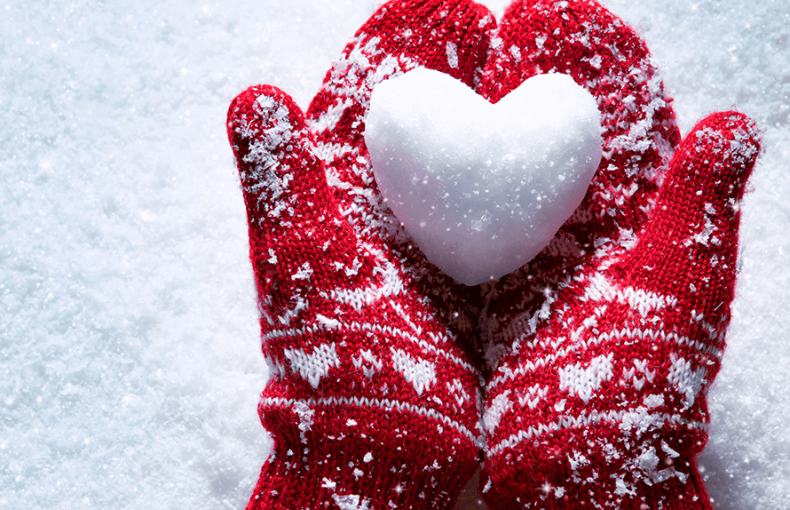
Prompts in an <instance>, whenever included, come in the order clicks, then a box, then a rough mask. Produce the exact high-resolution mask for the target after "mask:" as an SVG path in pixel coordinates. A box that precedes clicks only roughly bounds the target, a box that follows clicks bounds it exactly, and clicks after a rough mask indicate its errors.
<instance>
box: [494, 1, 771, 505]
mask: <svg viewBox="0 0 790 510" xmlns="http://www.w3.org/2000/svg"><path fill="white" fill-rule="evenodd" d="M499 37H500V43H499V48H500V51H499V53H498V55H496V56H495V57H493V58H492V59H491V60H489V61H488V63H487V65H486V68H485V72H484V75H483V79H482V81H481V86H480V90H481V91H482V93H483V94H484V95H486V96H487V97H489V98H491V99H493V100H497V99H498V98H501V97H503V96H504V95H505V94H507V93H508V92H509V91H510V90H513V89H514V88H515V87H517V86H518V85H519V84H520V83H521V82H522V81H524V80H525V79H526V78H528V77H530V76H532V75H534V74H538V73H546V72H561V73H566V74H569V75H570V76H572V77H573V78H574V79H575V80H576V82H577V83H579V84H580V85H582V86H584V87H586V88H587V89H588V90H589V91H590V92H591V93H592V94H593V96H595V98H596V99H597V101H598V105H599V109H600V110H601V115H602V117H601V119H602V128H603V130H604V131H603V149H604V159H603V160H602V162H601V165H600V167H599V169H598V172H597V174H596V176H595V177H594V179H593V182H592V184H591V186H590V188H589V190H588V193H587V196H586V198H585V200H584V202H583V203H582V205H581V206H580V207H579V209H578V210H577V211H576V213H575V214H574V216H573V217H571V219H570V220H569V221H568V222H567V223H566V225H565V226H564V227H563V228H562V229H561V230H560V231H559V232H558V234H557V236H556V237H555V239H554V240H553V241H552V243H551V244H550V245H549V246H548V247H547V248H546V249H545V250H544V251H543V252H542V253H541V254H540V255H539V256H538V257H537V258H535V259H534V260H533V261H532V262H530V263H529V264H528V265H527V266H525V267H524V268H522V269H521V270H519V271H517V272H516V273H513V274H511V275H508V276H506V277H504V278H502V279H501V280H500V281H499V282H496V283H493V284H488V285H487V288H486V292H487V305H486V308H485V313H484V320H483V323H482V324H483V331H484V336H485V339H486V340H487V341H488V343H489V346H488V351H487V359H488V361H489V363H490V365H491V373H490V374H489V376H488V377H487V381H486V387H485V402H486V403H485V414H484V417H483V421H484V426H485V429H486V432H487V439H486V441H487V444H486V449H485V474H484V478H483V484H484V488H483V492H484V496H485V498H486V499H487V501H488V502H489V504H490V506H491V508H496V509H498V510H500V509H501V510H504V509H507V508H534V509H552V508H554V509H559V508H562V509H570V508H574V509H575V508H619V509H626V508H627V509H647V508H650V509H659V508H672V509H677V508H684V509H692V508H693V509H709V508H711V505H710V501H709V498H708V497H707V495H706V492H705V488H704V485H703V483H702V479H701V477H700V474H699V472H698V471H697V469H696V466H695V456H696V454H697V453H698V452H699V451H700V450H701V449H702V448H703V446H704V445H705V442H706V440H707V430H708V422H709V417H708V412H707V406H706V399H705V394H706V392H707V389H708V388H709V387H710V384H711V382H712V381H713V378H714V377H715V375H716V373H717V372H718V370H719V367H720V363H721V357H722V354H723V350H724V337H725V332H726V329H727V326H728V323H729V319H730V303H731V301H732V298H733V289H734V285H735V276H736V262H737V251H738V250H737V245H738V235H737V234H738V224H739V218H740V215H739V203H740V199H741V197H742V195H743V189H744V185H745V183H746V180H747V179H748V177H749V175H750V173H751V170H752V168H753V166H754V163H755V159H756V157H757V154H758V152H759V147H760V142H759V135H758V133H757V130H756V128H755V126H754V124H753V123H752V122H751V121H750V120H749V119H748V118H746V117H745V116H743V115H741V114H737V113H734V112H728V113H721V114H714V115H711V116H710V117H708V118H707V119H705V120H704V121H703V122H701V123H700V124H698V125H697V126H696V127H695V128H694V129H693V130H692V132H691V133H690V134H689V135H688V136H687V137H686V139H685V140H684V141H683V142H682V143H681V144H680V145H679V146H677V144H678V141H679V136H678V132H677V128H676V126H675V120H674V114H673V112H672V110H671V108H670V106H669V103H670V100H669V99H668V98H667V97H666V96H665V95H664V93H663V90H662V84H661V81H660V79H659V78H658V77H657V75H656V71H655V69H654V68H653V66H652V64H651V61H650V55H649V53H648V51H647V49H646V48H645V46H644V44H643V43H642V41H641V40H640V39H639V38H638V37H637V35H636V34H635V33H634V32H633V31H632V30H631V29H630V28H628V27H626V26H625V25H623V23H622V22H621V21H620V20H619V19H617V18H616V17H614V16H613V15H612V14H611V13H609V12H608V11H606V10H605V9H604V8H603V7H601V6H600V5H599V4H597V3H595V2H593V1H589V0H585V1H581V0H579V1H572V0H571V1H563V2H557V1H553V0H552V1H535V0H532V1H521V2H516V3H514V4H513V5H512V6H511V7H510V8H509V9H508V11H507V12H506V14H505V17H504V19H503V20H502V23H501V28H500V32H499Z"/></svg>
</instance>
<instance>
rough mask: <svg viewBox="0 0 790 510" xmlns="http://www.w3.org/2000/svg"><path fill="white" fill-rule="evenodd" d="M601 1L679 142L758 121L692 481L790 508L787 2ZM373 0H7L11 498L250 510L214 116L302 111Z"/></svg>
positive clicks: (243, 328) (0, 187) (247, 423)
mask: <svg viewBox="0 0 790 510" xmlns="http://www.w3.org/2000/svg"><path fill="white" fill-rule="evenodd" d="M486 3H488V4H489V5H490V6H491V7H492V8H493V9H494V10H495V11H497V12H498V13H499V12H501V11H502V9H503V4H504V3H506V2H504V1H502V0H497V1H493V0H488V1H487V2H486ZM605 3H606V5H607V6H608V7H609V8H610V9H612V10H613V11H614V12H615V13H616V14H618V15H620V16H622V17H623V18H624V19H625V20H626V21H628V22H629V23H631V24H632V25H634V26H636V27H638V30H639V31H640V33H642V34H643V36H644V37H645V38H646V40H647V43H648V46H649V48H650V49H651V51H652V52H653V54H654V55H655V57H656V59H657V62H658V65H659V67H660V68H661V69H662V70H663V72H664V74H665V81H666V86H667V88H668V90H669V92H670V94H672V95H673V96H674V97H675V99H676V102H675V109H676V112H677V115H678V119H679V122H680V125H681V130H682V131H683V132H684V133H686V132H687V131H688V130H689V129H690V128H691V127H692V126H693V124H694V123H695V122H696V121H697V120H698V119H700V118H702V117H703V116H705V115H706V114H708V113H711V112H713V111H716V110H721V109H729V108H730V107H732V106H733V105H737V108H738V109H740V110H741V111H744V112H746V113H748V114H750V115H752V116H753V117H754V118H755V119H756V120H757V121H758V123H759V125H760V126H761V127H762V129H763V131H764V134H765V143H764V154H763V156H762V159H761V161H760V163H759V166H758V167H757V169H756V170H755V173H754V176H753V178H752V180H751V186H750V188H751V190H752V191H751V193H750V194H749V195H748V196H747V198H746V200H745V204H744V209H743V211H744V215H743V222H742V237H741V239H742V245H743V252H742V273H741V275H740V283H739V287H738V297H737V299H736V302H735V304H734V318H733V322H732V326H731V329H730V334H729V337H728V339H729V348H728V350H727V353H726V355H725V359H724V365H723V369H722V371H721V373H720V375H719V377H718V379H717V381H716V384H715V387H714V389H713V391H712V393H711V398H710V407H711V411H712V419H713V426H712V432H711V440H710V442H709V446H708V448H707V450H706V451H705V453H704V454H703V456H702V465H703V466H704V468H705V476H706V478H707V480H708V488H709V489H710V492H711V494H712V496H713V498H714V500H715V504H716V505H717V507H718V508H719V509H775V510H780V509H784V508H787V507H788V506H790V425H788V424H790V363H788V360H790V345H789V344H788V336H790V333H788V331H790V313H788V312H787V310H788V309H790V267H789V266H788V264H787V263H786V262H785V261H786V258H787V256H788V255H790V174H789V173H788V171H787V170H788V169H787V168H786V167H787V164H788V155H789V153H790V149H789V147H790V109H789V108H788V101H789V99H788V95H789V94H790V64H788V63H790V3H788V2H786V0H760V1H756V2H743V1H741V0H723V1H713V0H695V1H691V0H663V1H661V2H648V1H646V0H641V1H638V2H634V1H631V0H608V1H606V2H605ZM378 4H379V2H378V0H361V1H359V0H358V1H350V0H303V1H302V0H299V1H297V0H294V1H287V2H285V1H281V0H261V1H258V2H251V1H249V0H226V1H225V2H222V3H199V2H189V1H185V0H178V1H165V2H161V1H152V0H139V1H136V2H107V1H96V0H83V1H81V2H75V3H72V2H66V1H56V0H49V1H44V0H26V1H22V0H11V1H10V2H9V3H5V4H0V229H1V230H0V507H2V508H4V509H9V510H16V509H26V510H27V509H30V508H50V509H87V510H90V509H108V508H109V509H141V508H145V509H176V508H202V509H220V508H233V509H241V508H243V507H244V505H245V504H246V502H247V498H248V497H249V495H250V493H251V490H252V486H253V483H254V482H255V479H256V477H257V473H258V470H259V468H260V466H261V464H262V463H263V461H264V459H265V458H266V455H267V448H268V443H267V439H266V436H265V434H264V431H263V429H262V428H261V426H260V423H259V421H258V418H257V415H256V404H257V400H258V394H259V392H260V390H261V389H262V387H263V384H264V381H265V376H266V374H265V368H264V367H265V365H264V362H263V359H262V357H261V354H260V350H259V341H258V326H257V320H256V308H255V296H254V288H253V283H252V273H251V268H250V265H249V262H248V259H247V231H246V219H245V212H244V204H243V201H242V195H241V190H240V187H239V183H238V177H237V174H236V170H235V168H234V164H233V159H232V155H231V151H230V148H229V146H228V143H227V138H226V135H225V126H224V122H225V113H226V110H227V107H228V104H229V102H230V100H231V99H232V98H233V97H234V96H235V94H237V93H238V92H240V91H242V90H243V89H244V88H246V87H247V86H249V85H252V84H256V83H264V82H265V83H271V84H274V85H277V86H279V87H281V88H282V89H284V90H286V91H288V92H290V93H291V94H292V95H293V96H294V97H295V99H296V101H297V102H298V103H299V104H300V105H301V106H302V107H306V106H307V104H308V103H309V100H310V98H311V97H312V95H313V93H314V92H315V91H316V90H317V89H318V87H319V85H320V83H321V80H322V79H323V77H324V74H325V72H326V70H327V69H328V68H329V66H330V63H331V60H332V59H333V58H335V57H336V56H337V55H339V53H340V51H341V49H342V48H343V46H344V45H345V43H346V42H347V41H348V40H349V39H350V38H351V36H352V35H353V33H354V32H355V31H356V29H357V28H358V27H359V26H360V25H361V24H362V23H363V22H364V21H365V20H366V19H367V18H368V16H369V15H370V14H372V13H373V11H374V10H375V8H376V7H377V5H378ZM472 499H474V497H473V495H472Z"/></svg>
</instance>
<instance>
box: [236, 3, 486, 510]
mask: <svg viewBox="0 0 790 510" xmlns="http://www.w3.org/2000/svg"><path fill="white" fill-rule="evenodd" d="M491 23H492V18H491V17H490V16H488V12H487V11H486V10H485V9H484V8H482V7H480V6H478V5H476V4H474V3H471V2H466V1H436V0H431V1H420V2H393V3H390V4H387V5H385V6H384V7H382V8H381V9H379V11H378V12H377V13H376V14H375V15H374V16H373V17H372V18H371V19H370V21H368V23H366V24H365V25H364V26H363V27H362V28H361V29H360V30H359V32H358V33H357V35H356V37H355V38H354V40H352V42H351V43H350V44H349V45H348V46H347V47H346V49H345V51H344V53H343V55H342V57H341V59H340V60H339V61H338V62H337V63H336V64H335V65H334V67H333V69H332V70H330V72H329V73H328V74H327V77H326V80H325V82H324V85H323V87H322V88H321V90H320V91H319V93H318V95H317V96H316V97H315V99H314V100H313V102H312V104H311V106H310V108H309V110H308V113H307V115H306V118H305V116H304V115H303V114H302V112H301V111H300V110H299V108H298V107H297V106H296V104H295V103H294V102H293V101H292V100H291V98H290V97H289V96H287V95H286V94H285V93H283V92H282V91H280V90H278V89H276V88H273V87H268V86H261V87H251V88H250V89H248V90H247V91H245V92H243V93H242V94H240V95H239V96H238V97H237V98H236V99H235V100H234V101H233V103H232V104H231V106H230V110H229V112H228V135H229V137H230V141H231V145H232V146H233V150H234V153H235V156H236V160H237V164H238V168H239V172H240V175H241V181H242V189H243V191H244V200H245V203H246V205H247V213H248V220H249V237H250V259H251V260H252V264H253V269H254V272H255V278H256V283H257V287H258V297H259V307H260V312H261V331H262V341H263V342H262V343H263V353H264V356H265V357H266V359H267V360H268V363H269V366H270V373H271V374H272V379H271V381H270V382H269V384H268V385H267V386H266V389H265V390H264V391H263V395H262V397H261V403H260V406H259V412H260V416H261V420H262V422H263V425H264V427H266V429H267V430H269V431H270V432H271V433H272V435H273V437H274V453H273V454H272V457H271V458H270V459H269V461H268V462H267V463H266V464H265V465H264V466H263V468H262V472H261V476H260V479H259V482H258V485H257V487H256V488H255V491H254V493H253V496H252V498H251V500H250V503H249V505H248V508H249V509H250V510H252V509H282V510H296V509H307V508H311V509H313V508H315V509H317V508H322V509H323V508H340V509H342V510H383V509H388V510H389V509H391V508H399V509H410V508H431V509H442V508H450V507H451V506H452V503H453V502H454V501H455V499H456V498H457V496H458V493H459V492H460V490H461V488H462V487H463V485H464V483H465V482H466V480H468V479H469V477H471V475H472V473H473V472H474V470H475V468H476V467H477V464H478V459H479V450H480V446H481V445H482V439H481V432H480V428H479V416H480V411H479V409H480V406H481V405H482V402H481V398H480V377H481V375H480V372H479V369H478V366H479V363H477V362H475V361H474V360H473V358H472V357H471V356H470V354H469V352H471V350H472V349H470V348H469V346H470V345H471V344H472V343H473V342H474V335H475V326H476V321H477V316H478V311H477V310H478V308H477V307H476V306H475V300H474V299H473V293H475V292H476V289H470V288H467V287H464V286H462V285H460V284H457V283H455V282H454V281H453V280H451V279H450V278H449V277H447V276H445V275H443V274H441V273H439V272H438V271H437V270H436V269H435V268H434V267H433V266H431V265H430V264H428V262H427V261H426V260H425V258H424V257H423V255H422V254H421V253H420V252H419V250H418V249H417V248H416V247H414V246H412V245H411V243H410V241H409V239H408V237H407V236H406V235H405V233H404V231H403V230H402V229H401V228H400V227H399V223H398V222H397V221H396V220H395V219H394V218H393V217H392V214H391V213H390V212H389V210H388V209H387V208H386V205H385V204H384V203H383V201H382V199H381V197H380V196H379V195H378V192H377V191H376V188H375V185H374V180H373V174H372V170H371V168H370V163H369V158H368V154H367V150H366V148H365V146H364V138H363V134H364V118H365V114H366V111H367V107H368V103H369V98H370V93H371V91H372V89H373V87H374V86H375V85H376V84H377V83H379V82H381V81H382V80H385V79H387V78H389V77H391V76H394V75H397V74H400V73H403V72H404V71H406V70H408V69H411V68H413V67H415V66H427V67H431V68H434V69H437V70H440V71H443V72H446V73H450V74H452V75H453V76H455V77H456V78H459V79H461V80H463V81H464V82H466V83H467V84H470V85H471V84H473V82H474V76H475V72H476V71H477V70H478V69H479V67H480V66H481V65H482V62H483V60H484V58H485V56H486V52H487V51H488V47H489V39H488V37H489V36H488V30H489V29H490V25H491ZM449 55H453V57H452V59H450V57H449ZM451 60H452V64H454V65H451Z"/></svg>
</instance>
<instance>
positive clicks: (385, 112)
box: [365, 68, 601, 285]
mask: <svg viewBox="0 0 790 510" xmlns="http://www.w3.org/2000/svg"><path fill="white" fill-rule="evenodd" d="M365 143H366V145H367V147H368V150H369V151H370V157H371V160H372V162H373V173H374V174H375V176H376V182H377V183H378V186H379V189H380V190H381V193H382V195H383V196H384V198H385V199H386V200H387V204H388V205H389V206H390V208H391V209H392V211H393V212H394V213H395V216H396V217H397V218H398V219H399V220H400V221H401V222H402V223H403V225H404V227H405V228H406V230H407V231H408V232H409V233H410V234H411V235H412V237H413V238H414V239H415V241H416V242H417V245H418V246H419V247H420V249H421V250H422V251H423V253H425V255H426V257H428V260H430V261H431V262H433V263H434V264H435V265H436V266H438V267H439V268H440V269H441V270H443V271H444V272H445V273H447V274H448V275H450V276H452V277H453V278H455V279H456V280H458V281H459V282H461V283H464V284H466V285H477V284H480V283H483V282H486V281H489V280H491V279H496V278H499V277H501V276H503V275H506V274H507V273H510V272H512V271H515V270H516V269H518V268H519V267H521V266H523V265H524V264H526V263H527V262H529V261H530V260H531V259H532V258H533V257H534V256H535V255H537V254H538V253H539V252H540V251H541V250H542V249H543V248H544V247H545V246H546V245H547V244H548V243H549V241H551V239H552V238H553V237H554V234H555V233H556V232H557V230H558V229H559V228H560V227H561V226H562V225H563V224H564V223H565V221H566V220H567V219H568V218H569V217H570V216H571V214H573V211H575V210H576V208H577V207H578V206H579V204H580V203H581V201H582V199H583V198H584V195H585V193H586V192H587V187H588V186H589V185H590V181H591V180H592V177H593V175H594V174H595V170H596V169H597V168H598V164H599V163H600V161H601V121H600V113H599V111H598V107H597V105H596V102H595V99H594V98H593V97H592V95H591V94H590V93H589V92H587V91H586V90H585V89H584V88H582V87H580V86H579V85H577V84H576V83H575V82H574V81H573V79H572V78H571V77H570V76H566V75H563V74H544V75H539V76H535V77H533V78H530V79H529V80H527V81H525V82H524V83H522V84H521V86H519V87H518V88H517V89H516V90H514V91H513V92H511V93H510V94H508V95H507V96H505V97H504V98H503V99H502V100H501V101H499V102H498V103H497V104H495V105H492V104H491V103H489V102H488V101H486V100H485V99H483V97H481V96H479V95H478V94H476V93H475V92H474V91H473V90H472V89H470V88H469V87H467V86H466V85H464V84H463V83H462V82H460V81H458V80H456V79H454V78H452V77H451V76H448V75H446V74H444V73H440V72H438V71H433V70H429V69H424V68H418V69H414V70H412V71H409V72H407V73H406V74H404V75H402V76H399V77H397V78H393V79H391V80H389V81H385V82H384V83H382V84H381V85H379V86H378V87H377V88H376V89H374V91H373V95H372V97H371V99H370V112H369V113H368V117H367V121H366V126H365Z"/></svg>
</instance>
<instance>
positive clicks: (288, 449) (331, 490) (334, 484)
mask: <svg viewBox="0 0 790 510" xmlns="http://www.w3.org/2000/svg"><path fill="white" fill-rule="evenodd" d="M290 409H291V410H293V412H295V413H298V414H300V417H301V423H300V425H299V427H298V430H293V428H292V427H288V426H287V425H285V424H284V423H282V422H280V423H273V421H277V420H276V418H274V419H272V418H271V416H273V415H272V414H270V415H268V416H264V425H265V426H266V427H267V428H268V429H269V430H272V431H277V432H280V433H282V432H284V431H285V430H288V429H289V428H290V429H291V431H292V432H293V433H286V434H279V435H278V434H276V433H275V437H274V442H275V445H274V452H273V453H272V456H271V457H270V458H269V460H268V461H267V463H266V464H264V466H263V468H262V470H261V476H260V479H259V481H258V484H257V487H256V488H255V491H254V493H253V495H252V498H251V499H250V503H249V505H248V506H247V510H264V509H265V510H274V509H276V510H307V509H316V510H317V509H322V510H323V509H339V510H384V509H387V510H390V509H393V508H397V509H403V510H406V509H415V510H416V509H425V510H427V509H431V510H434V509H436V510H441V509H449V508H452V505H453V503H454V502H455V500H456V499H457V497H458V494H459V493H460V491H461V489H462V488H463V486H464V484H465V483H466V481H467V480H468V479H469V478H470V477H471V476H472V473H473V472H474V470H475V469H476V467H477V464H478V450H477V447H476V446H475V444H474V442H472V441H471V440H470V438H468V437H467V436H466V435H464V434H462V433H460V432H459V431H457V430H455V429H454V428H453V427H448V426H447V424H445V423H442V422H440V421H437V420H433V419H431V418H427V417H425V416H418V415H416V414H413V413H410V412H404V411H401V410H398V409H397V408H394V409H390V410H387V409H382V408H379V407H376V408H375V409H370V408H365V407H357V406H332V407H329V406H327V407H323V408H322V407H320V406H314V407H308V406H307V405H306V404H300V403H298V402H297V403H295V404H293V405H292V406H290ZM276 414H277V413H274V415H275V416H276ZM283 425H285V426H283Z"/></svg>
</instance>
